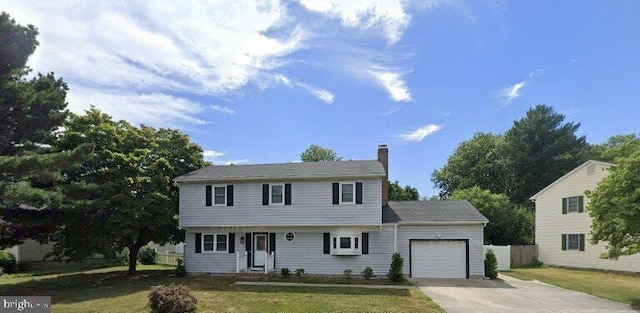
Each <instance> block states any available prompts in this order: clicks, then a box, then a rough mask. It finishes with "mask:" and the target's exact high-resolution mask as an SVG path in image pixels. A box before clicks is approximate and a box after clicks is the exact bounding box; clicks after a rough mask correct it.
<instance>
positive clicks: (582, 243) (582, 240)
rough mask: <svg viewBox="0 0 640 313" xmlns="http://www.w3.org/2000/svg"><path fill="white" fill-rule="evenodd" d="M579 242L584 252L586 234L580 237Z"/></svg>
mask: <svg viewBox="0 0 640 313" xmlns="http://www.w3.org/2000/svg"><path fill="white" fill-rule="evenodd" d="M578 242H579V244H580V251H584V234H580V235H578Z"/></svg>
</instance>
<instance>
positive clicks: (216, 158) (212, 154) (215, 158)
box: [203, 150, 249, 165]
mask: <svg viewBox="0 0 640 313" xmlns="http://www.w3.org/2000/svg"><path fill="white" fill-rule="evenodd" d="M203 155H204V159H205V160H207V161H210V162H211V163H212V164H215V165H230V164H246V163H249V159H231V160H229V159H226V160H225V159H223V158H222V157H223V156H225V155H226V153H225V152H221V151H217V150H205V151H203Z"/></svg>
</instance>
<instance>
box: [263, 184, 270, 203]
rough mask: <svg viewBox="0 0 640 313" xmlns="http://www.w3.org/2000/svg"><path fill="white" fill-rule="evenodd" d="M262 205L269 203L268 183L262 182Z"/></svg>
mask: <svg viewBox="0 0 640 313" xmlns="http://www.w3.org/2000/svg"><path fill="white" fill-rule="evenodd" d="M262 205H269V184H262Z"/></svg>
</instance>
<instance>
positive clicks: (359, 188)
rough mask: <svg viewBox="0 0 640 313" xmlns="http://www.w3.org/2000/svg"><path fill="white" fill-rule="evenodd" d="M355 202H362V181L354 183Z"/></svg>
mask: <svg viewBox="0 0 640 313" xmlns="http://www.w3.org/2000/svg"><path fill="white" fill-rule="evenodd" d="M356 204H362V182H357V183H356Z"/></svg>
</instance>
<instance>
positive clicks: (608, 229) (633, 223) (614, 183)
mask: <svg viewBox="0 0 640 313" xmlns="http://www.w3.org/2000/svg"><path fill="white" fill-rule="evenodd" d="M615 149H616V150H618V149H621V150H624V151H628V152H630V153H629V155H628V156H627V157H620V158H616V165H614V166H612V167H610V168H609V171H610V174H609V175H608V176H607V177H605V178H603V179H602V180H601V181H600V182H599V183H598V186H597V187H596V189H595V190H593V191H587V192H586V195H587V197H588V198H589V204H588V205H587V212H589V215H590V216H591V220H592V223H591V239H590V240H591V243H593V244H597V243H599V242H604V243H606V245H607V250H606V252H604V253H603V254H602V255H601V257H603V258H612V259H616V258H618V257H620V256H623V255H632V254H636V253H640V147H639V146H637V145H635V141H628V142H627V143H626V144H622V145H619V146H618V145H616V147H615ZM631 151H633V152H631Z"/></svg>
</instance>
